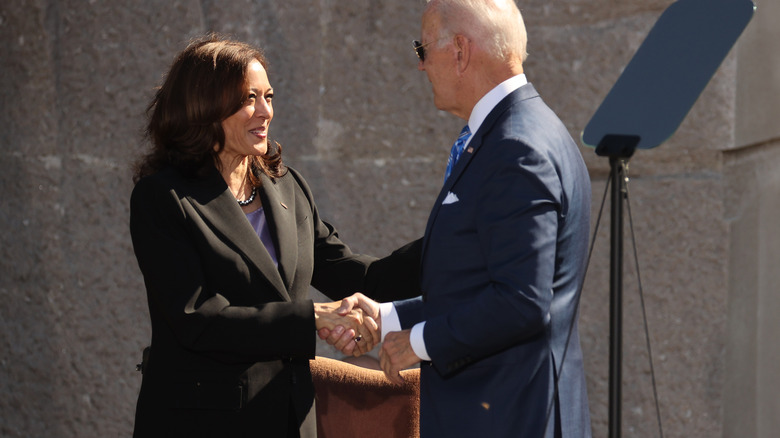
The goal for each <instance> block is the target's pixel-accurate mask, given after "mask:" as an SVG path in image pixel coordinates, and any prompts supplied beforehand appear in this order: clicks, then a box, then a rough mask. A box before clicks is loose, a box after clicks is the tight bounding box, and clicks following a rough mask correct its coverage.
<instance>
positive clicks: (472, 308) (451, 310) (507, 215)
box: [395, 84, 591, 438]
mask: <svg viewBox="0 0 780 438" xmlns="http://www.w3.org/2000/svg"><path fill="white" fill-rule="evenodd" d="M590 195H591V189H590V178H589V176H588V172H587V169H586V167H585V164H584V162H583V159H582V156H581V154H580V152H579V150H578V148H577V146H576V144H575V142H574V141H573V140H572V138H571V136H570V135H569V133H568V131H567V129H566V127H565V126H564V125H563V123H562V122H561V121H560V120H559V119H558V117H557V116H556V115H555V113H553V111H552V110H550V109H549V108H548V107H547V105H546V104H545V103H544V102H543V101H542V99H541V98H540V97H539V95H538V93H537V92H536V90H535V89H534V88H533V86H532V85H530V84H527V85H525V86H523V87H521V88H520V89H518V90H516V91H515V92H513V93H511V94H510V95H509V96H507V97H506V98H504V99H503V100H502V101H501V102H500V103H499V104H498V105H497V106H496V107H495V108H494V109H493V110H492V111H491V112H490V114H489V115H488V116H487V118H486V119H485V121H484V122H483V123H482V125H481V126H480V127H479V129H478V130H477V132H475V133H474V136H473V138H472V139H471V142H470V144H469V147H468V149H467V150H466V152H465V153H464V154H463V156H462V157H461V158H460V160H459V161H458V163H457V165H456V166H455V168H454V169H453V172H452V175H451V176H450V177H449V179H448V180H447V181H446V183H445V184H444V187H443V188H442V190H441V193H440V194H439V197H438V199H437V200H436V203H435V205H434V207H433V211H432V212H431V215H430V217H429V219H428V225H427V228H426V230H425V236H424V238H423V242H422V271H421V289H422V292H423V296H422V297H418V298H414V299H410V300H406V301H397V302H396V303H395V304H396V308H397V310H398V314H399V317H400V319H401V324H402V326H403V328H410V327H411V326H412V325H414V324H415V323H417V322H420V321H426V326H425V331H424V339H425V344H426V348H427V350H428V353H429V354H430V356H431V358H432V361H431V362H430V363H427V362H426V363H423V364H422V366H421V368H422V369H421V432H422V436H423V437H424V438H429V437H477V436H480V437H481V436H489V437H510V436H511V437H517V436H522V437H532V438H537V437H538V438H542V437H554V436H563V437H588V436H590V418H589V414H588V404H587V394H586V384H585V373H584V369H583V364H582V352H581V350H580V344H579V337H578V334H577V329H576V325H575V327H574V331H573V333H572V337H571V339H570V342H569V347H568V351H567V352H566V360H565V362H563V371H562V372H561V374H560V375H559V376H558V378H559V381H558V384H559V393H558V395H557V398H556V397H555V396H554V382H555V377H556V372H557V370H558V368H559V367H560V366H561V361H562V358H563V353H564V349H565V347H566V339H567V334H568V329H569V325H570V324H571V323H572V321H575V320H576V318H575V314H576V312H577V306H576V304H577V295H578V294H579V290H580V286H581V283H582V280H583V277H584V274H585V262H586V257H587V246H588V236H589V228H590V227H589V220H590ZM575 324H576V322H575ZM554 398H555V400H554V401H553V399H554ZM550 403H554V404H553V407H554V409H553V411H552V412H553V413H552V415H551V419H550V422H549V423H550V424H549V425H546V424H545V420H546V414H547V410H548V406H550Z"/></svg>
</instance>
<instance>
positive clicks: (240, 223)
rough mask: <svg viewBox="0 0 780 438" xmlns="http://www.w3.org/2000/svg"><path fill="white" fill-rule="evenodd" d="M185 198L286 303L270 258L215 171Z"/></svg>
mask: <svg viewBox="0 0 780 438" xmlns="http://www.w3.org/2000/svg"><path fill="white" fill-rule="evenodd" d="M264 184H265V182H264ZM187 198H188V199H189V200H190V202H191V203H192V206H193V207H194V208H195V209H196V210H197V211H198V213H199V214H200V215H201V217H202V218H203V220H204V221H206V223H208V224H209V225H210V226H211V227H212V231H213V233H214V234H215V235H216V236H217V237H219V238H220V239H222V240H223V241H225V242H228V243H230V244H231V245H232V246H233V247H234V248H235V249H236V251H237V252H239V253H240V254H241V255H242V256H243V257H244V258H245V259H246V260H247V261H248V262H249V263H250V264H251V265H254V266H255V267H256V268H257V269H258V270H259V271H260V272H261V273H262V274H263V276H265V278H266V279H267V280H268V282H269V283H270V284H271V285H272V286H273V288H274V289H276V291H277V292H278V293H279V296H280V297H281V298H282V299H284V300H285V301H290V295H289V294H288V293H287V288H286V286H285V284H284V281H283V280H282V276H281V274H280V273H279V270H278V269H277V268H276V266H275V265H274V262H273V260H272V259H271V255H270V254H269V253H268V250H266V249H265V246H264V245H263V242H262V241H260V237H258V235H257V233H256V232H255V229H254V228H253V227H252V224H250V223H249V221H248V220H247V218H246V214H244V212H243V211H242V210H241V207H239V205H238V203H237V202H236V200H235V198H234V197H233V195H232V194H231V193H230V190H228V188H227V184H225V180H223V179H222V176H221V175H220V174H219V172H218V171H217V170H216V169H215V170H214V171H213V172H212V173H211V174H209V176H208V177H207V178H206V179H205V180H203V181H202V185H200V186H199V187H198V188H197V190H195V191H194V192H193V194H191V195H189V196H187Z"/></svg>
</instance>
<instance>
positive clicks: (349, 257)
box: [289, 168, 376, 300]
mask: <svg viewBox="0 0 780 438" xmlns="http://www.w3.org/2000/svg"><path fill="white" fill-rule="evenodd" d="M289 173H290V174H291V175H292V176H293V177H294V178H295V180H296V184H297V185H298V187H299V188H300V189H301V190H302V192H303V196H304V198H305V199H306V201H307V202H308V208H309V209H310V210H311V215H312V223H313V227H314V272H313V273H312V278H311V285H312V286H314V287H315V288H317V290H319V291H320V292H322V293H323V294H325V295H327V296H328V297H329V298H331V299H333V300H337V299H341V298H344V297H346V296H349V295H352V294H353V293H355V292H361V291H362V290H363V284H364V279H365V277H366V274H367V272H368V267H369V265H370V264H371V263H372V262H374V261H375V260H376V258H375V257H372V256H368V255H363V254H355V253H353V252H352V250H351V249H350V248H349V246H347V244H345V243H344V242H342V241H341V239H340V238H339V233H338V231H337V230H336V228H335V227H333V225H331V224H329V223H327V222H325V221H323V220H322V217H321V216H320V213H319V210H318V209H317V205H316V204H315V202H314V195H313V194H312V191H311V188H310V187H309V185H308V183H306V180H305V179H304V178H303V177H302V176H301V174H300V173H298V172H297V171H296V170H295V169H292V168H289Z"/></svg>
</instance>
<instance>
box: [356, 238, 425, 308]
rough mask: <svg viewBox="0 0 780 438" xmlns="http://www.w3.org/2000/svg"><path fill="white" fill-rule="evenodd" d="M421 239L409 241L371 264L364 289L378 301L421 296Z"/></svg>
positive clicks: (367, 294) (370, 296)
mask: <svg viewBox="0 0 780 438" xmlns="http://www.w3.org/2000/svg"><path fill="white" fill-rule="evenodd" d="M421 258H422V239H417V240H415V241H413V242H409V243H407V244H406V245H404V246H402V247H401V248H398V249H397V250H395V251H393V252H392V253H391V254H390V255H388V256H385V257H383V258H381V259H379V260H377V261H375V262H374V263H372V264H371V266H370V267H369V268H368V275H367V276H366V284H365V286H364V288H363V291H364V293H365V294H366V296H368V297H369V298H372V299H374V300H375V301H379V302H388V301H397V300H406V299H409V298H414V297H417V296H420V294H421V293H422V291H421V289H420V267H421Z"/></svg>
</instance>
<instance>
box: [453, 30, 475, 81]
mask: <svg viewBox="0 0 780 438" xmlns="http://www.w3.org/2000/svg"><path fill="white" fill-rule="evenodd" d="M453 46H454V47H455V50H456V51H457V53H456V57H457V64H456V65H457V67H458V74H463V72H465V71H466V69H467V68H468V66H469V62H470V61H471V55H472V53H471V41H469V39H468V38H466V37H465V36H463V35H455V41H454V42H453Z"/></svg>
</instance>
